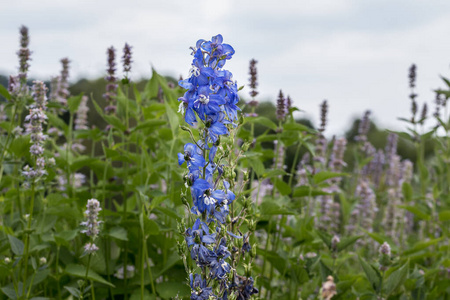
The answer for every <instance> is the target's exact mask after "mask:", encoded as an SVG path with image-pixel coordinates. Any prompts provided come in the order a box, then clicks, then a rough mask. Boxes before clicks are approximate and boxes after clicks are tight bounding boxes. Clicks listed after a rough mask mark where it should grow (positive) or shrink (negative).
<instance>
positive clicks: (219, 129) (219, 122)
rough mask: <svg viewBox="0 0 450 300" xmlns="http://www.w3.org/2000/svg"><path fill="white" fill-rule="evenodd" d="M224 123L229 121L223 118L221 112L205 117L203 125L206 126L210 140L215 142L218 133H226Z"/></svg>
mask: <svg viewBox="0 0 450 300" xmlns="http://www.w3.org/2000/svg"><path fill="white" fill-rule="evenodd" d="M224 123H225V124H226V123H229V122H228V121H227V120H225V114H224V113H223V112H218V113H216V114H211V115H209V116H208V117H207V118H206V122H205V127H206V128H208V134H209V138H210V140H211V142H213V143H215V142H217V140H218V138H219V135H226V134H228V129H227V127H226V126H225V125H224Z"/></svg>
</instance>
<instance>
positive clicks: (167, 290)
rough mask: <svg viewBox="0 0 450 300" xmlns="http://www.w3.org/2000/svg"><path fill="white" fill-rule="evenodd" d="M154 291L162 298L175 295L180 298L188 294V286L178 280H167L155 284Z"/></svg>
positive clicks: (170, 297)
mask: <svg viewBox="0 0 450 300" xmlns="http://www.w3.org/2000/svg"><path fill="white" fill-rule="evenodd" d="M156 292H157V293H158V295H159V296H160V297H161V298H163V299H172V298H174V297H176V296H177V295H178V296H179V297H180V298H183V297H187V296H189V295H190V292H191V290H190V288H189V287H188V286H187V285H186V284H185V283H183V282H179V281H168V282H161V283H159V284H157V285H156Z"/></svg>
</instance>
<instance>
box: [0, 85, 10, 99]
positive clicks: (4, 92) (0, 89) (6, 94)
mask: <svg viewBox="0 0 450 300" xmlns="http://www.w3.org/2000/svg"><path fill="white" fill-rule="evenodd" d="M0 95H2V96H3V97H5V99H6V100H11V94H10V93H9V92H8V90H7V89H6V88H5V87H4V86H3V85H1V84H0Z"/></svg>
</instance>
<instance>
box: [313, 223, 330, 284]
mask: <svg viewBox="0 0 450 300" xmlns="http://www.w3.org/2000/svg"><path fill="white" fill-rule="evenodd" d="M316 232H317V235H318V236H319V237H320V238H321V239H322V241H323V242H324V243H325V245H326V246H327V247H328V249H330V250H331V235H329V234H328V233H327V232H324V231H320V230H317V231H316ZM325 281H326V280H325Z"/></svg>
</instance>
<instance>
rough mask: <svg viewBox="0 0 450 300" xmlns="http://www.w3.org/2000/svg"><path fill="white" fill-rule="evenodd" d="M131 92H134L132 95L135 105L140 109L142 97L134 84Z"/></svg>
mask: <svg viewBox="0 0 450 300" xmlns="http://www.w3.org/2000/svg"><path fill="white" fill-rule="evenodd" d="M133 92H134V97H135V98H136V104H137V107H138V108H139V109H140V107H141V103H142V97H141V93H140V92H139V90H138V88H137V86H136V84H133Z"/></svg>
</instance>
